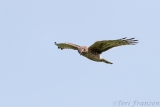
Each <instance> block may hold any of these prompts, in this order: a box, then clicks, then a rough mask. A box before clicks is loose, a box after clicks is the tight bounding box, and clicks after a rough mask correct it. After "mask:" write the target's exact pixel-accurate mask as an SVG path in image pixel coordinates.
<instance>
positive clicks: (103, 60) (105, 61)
mask: <svg viewBox="0 0 160 107" xmlns="http://www.w3.org/2000/svg"><path fill="white" fill-rule="evenodd" d="M101 61H102V62H104V63H107V64H113V63H112V62H109V61H107V60H105V59H104V58H102V59H101Z"/></svg>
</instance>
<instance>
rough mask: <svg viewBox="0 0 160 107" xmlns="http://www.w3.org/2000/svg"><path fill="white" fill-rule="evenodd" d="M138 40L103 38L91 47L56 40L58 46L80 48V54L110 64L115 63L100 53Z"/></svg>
mask: <svg viewBox="0 0 160 107" xmlns="http://www.w3.org/2000/svg"><path fill="white" fill-rule="evenodd" d="M137 41H138V40H134V38H130V39H126V38H122V39H117V40H103V41H97V42H95V43H94V44H93V45H91V46H90V47H87V46H78V45H75V44H72V43H59V44H57V43H56V42H55V45H57V46H58V48H60V49H61V50H62V49H73V50H78V52H79V54H80V55H83V56H84V57H86V58H88V59H90V60H93V61H96V62H105V63H108V64H113V63H111V62H109V61H107V60H105V59H104V58H102V57H101V56H100V54H101V53H102V52H104V51H107V50H109V49H111V48H113V47H116V46H121V45H134V44H136V43H138V42H137Z"/></svg>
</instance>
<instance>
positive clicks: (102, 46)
mask: <svg viewBox="0 0 160 107" xmlns="http://www.w3.org/2000/svg"><path fill="white" fill-rule="evenodd" d="M136 43H138V40H135V39H134V38H130V39H127V38H126V37H125V38H122V39H117V40H102V41H97V42H95V43H94V44H93V45H91V46H90V47H89V48H88V49H89V51H91V52H94V53H98V54H101V53H102V52H104V51H106V50H109V49H111V48H113V47H117V46H122V45H135V44H136Z"/></svg>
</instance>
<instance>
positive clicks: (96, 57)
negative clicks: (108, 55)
mask: <svg viewBox="0 0 160 107" xmlns="http://www.w3.org/2000/svg"><path fill="white" fill-rule="evenodd" d="M82 55H83V56H84V57H86V58H88V59H90V60H93V61H100V56H99V55H97V54H93V53H89V52H87V53H83V54H82Z"/></svg>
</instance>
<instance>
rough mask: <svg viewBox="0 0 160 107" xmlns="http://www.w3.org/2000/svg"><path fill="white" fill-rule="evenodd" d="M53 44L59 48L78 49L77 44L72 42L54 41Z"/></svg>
mask: <svg viewBox="0 0 160 107" xmlns="http://www.w3.org/2000/svg"><path fill="white" fill-rule="evenodd" d="M55 45H57V46H58V48H60V49H73V50H78V47H80V46H78V45H75V44H72V43H67V42H66V43H56V42H55Z"/></svg>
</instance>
